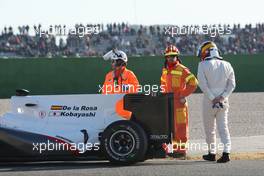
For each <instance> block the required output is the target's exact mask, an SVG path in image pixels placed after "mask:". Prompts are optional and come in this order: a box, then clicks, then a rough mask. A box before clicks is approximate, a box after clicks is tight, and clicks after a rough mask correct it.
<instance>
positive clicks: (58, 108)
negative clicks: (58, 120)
mask: <svg viewBox="0 0 264 176" xmlns="http://www.w3.org/2000/svg"><path fill="white" fill-rule="evenodd" d="M50 109H51V110H57V111H58V110H62V106H59V105H52V106H51V108H50Z"/></svg>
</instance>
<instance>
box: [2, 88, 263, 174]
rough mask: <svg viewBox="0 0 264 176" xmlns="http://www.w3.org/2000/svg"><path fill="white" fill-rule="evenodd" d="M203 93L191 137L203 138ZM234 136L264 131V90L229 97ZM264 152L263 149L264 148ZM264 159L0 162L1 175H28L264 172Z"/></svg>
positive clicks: (197, 97) (192, 100)
mask: <svg viewBox="0 0 264 176" xmlns="http://www.w3.org/2000/svg"><path fill="white" fill-rule="evenodd" d="M201 102H202V95H201V94H194V95H192V96H191V97H189V107H190V109H189V112H190V118H189V119H190V138H191V139H194V140H196V139H203V138H204V131H203V122H202V114H201ZM8 106H9V100H0V114H1V115H2V114H3V113H5V112H6V111H8V109H9V107H8ZM230 106H231V108H230V113H229V126H230V132H231V137H247V136H263V135H264V128H263V124H264V93H234V94H232V96H231V97H230ZM245 142H248V141H245ZM263 146H264V142H263ZM263 152H264V151H263ZM263 169H264V160H234V161H231V162H229V163H226V164H216V163H214V162H205V161H201V160H168V159H166V160H160V159H159V160H147V161H145V162H143V163H138V164H136V165H132V166H113V165H111V164H110V163H108V162H105V161H103V162H101V161H100V162H84V161H82V162H42V163H19V164H18V163H17V164H7V163H2V164H1V163H0V176H8V175H12V176H13V175H25V176H34V175H37V176H42V175H43V176H46V175H63V176H67V175H71V176H72V175H78V176H79V175H86V176H89V175H96V176H97V175H104V176H107V175H113V176H116V175H120V176H122V175H144V176H147V175H151V176H153V175H177V176H178V175H184V176H186V175H195V176H197V175H238V176H242V175H254V176H255V175H256V176H257V175H261V176H263V175H264V174H263V173H264V171H263Z"/></svg>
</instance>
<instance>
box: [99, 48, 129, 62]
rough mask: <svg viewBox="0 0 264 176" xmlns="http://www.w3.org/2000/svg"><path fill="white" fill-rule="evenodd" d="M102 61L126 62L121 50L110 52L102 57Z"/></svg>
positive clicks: (126, 59) (125, 56) (124, 54)
mask: <svg viewBox="0 0 264 176" xmlns="http://www.w3.org/2000/svg"><path fill="white" fill-rule="evenodd" d="M103 58H104V60H117V59H122V60H123V61H124V62H127V61H128V58H127V55H126V53H125V52H123V51H121V50H111V51H109V52H107V53H106V54H105V55H103Z"/></svg>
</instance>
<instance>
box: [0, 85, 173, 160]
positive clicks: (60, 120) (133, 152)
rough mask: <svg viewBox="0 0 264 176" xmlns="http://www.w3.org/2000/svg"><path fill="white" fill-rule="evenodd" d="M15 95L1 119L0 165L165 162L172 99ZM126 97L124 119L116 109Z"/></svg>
mask: <svg viewBox="0 0 264 176" xmlns="http://www.w3.org/2000/svg"><path fill="white" fill-rule="evenodd" d="M28 94H29V92H28V91H27V90H24V89H21V90H17V91H16V96H13V97H12V98H11V112H9V113H6V114H5V115H3V117H0V148H1V150H0V161H1V162H6V161H9V162H10V161H51V160H93V159H98V160H105V159H108V160H110V161H111V162H114V163H119V164H131V163H135V162H140V161H144V160H146V159H149V158H157V157H159V158H160V157H165V152H164V150H163V148H162V143H170V142H171V138H172V136H171V134H172V133H173V128H172V124H173V118H172V117H173V108H172V107H173V99H172V94H159V95H157V94H156V95H144V94H127V95H124V94H117V95H101V94H84V95H43V96H29V95H28ZM121 98H124V108H125V109H126V110H129V111H131V112H132V114H133V115H132V118H131V119H130V120H126V119H124V118H122V117H120V116H118V115H117V114H116V111H115V104H116V102H117V101H118V100H120V99H121Z"/></svg>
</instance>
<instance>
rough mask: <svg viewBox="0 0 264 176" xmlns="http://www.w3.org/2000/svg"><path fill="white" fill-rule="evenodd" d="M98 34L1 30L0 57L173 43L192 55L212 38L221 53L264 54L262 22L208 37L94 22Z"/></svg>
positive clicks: (139, 51) (137, 49) (132, 50)
mask: <svg viewBox="0 0 264 176" xmlns="http://www.w3.org/2000/svg"><path fill="white" fill-rule="evenodd" d="M96 25H97V26H99V28H100V32H99V34H87V35H84V36H79V35H77V34H75V35H74V34H70V33H69V34H67V35H66V36H64V37H61V36H56V35H53V34H50V33H49V31H46V33H44V34H42V35H38V34H32V33H34V31H35V30H36V28H38V27H40V25H39V26H38V27H37V26H34V27H30V26H28V25H25V26H19V27H18V28H17V29H16V30H17V31H18V32H14V31H16V30H14V29H13V27H11V26H10V27H4V28H3V29H0V32H1V35H0V57H2V58H28V57H48V58H52V57H54V58H55V57H88V56H101V55H103V53H105V52H106V51H108V50H110V49H111V48H113V47H117V48H119V49H121V50H124V51H125V52H126V53H127V54H128V55H129V56H142V55H144V56H154V55H161V54H162V53H163V49H164V47H165V46H166V45H167V44H168V43H174V44H176V45H177V47H178V48H179V49H180V51H181V53H182V54H183V55H194V53H195V50H196V48H197V46H198V45H199V44H200V43H202V42H204V41H205V40H213V41H215V43H216V44H217V45H218V46H219V48H220V49H221V51H222V53H223V54H254V53H264V23H259V24H256V25H252V24H248V25H245V26H243V27H242V26H240V25H239V24H238V25H233V26H232V27H231V33H230V34H223V35H220V34H218V35H216V36H215V37H211V36H210V35H205V34H200V33H199V34H191V35H189V34H187V35H184V34H183V35H176V36H173V37H172V36H170V35H167V34H166V33H165V30H164V26H161V25H155V26H143V25H129V24H125V23H121V24H120V23H118V24H116V23H113V24H107V25H102V24H96ZM83 26H93V25H92V24H87V25H82V24H79V25H76V26H75V28H76V29H78V28H80V27H83Z"/></svg>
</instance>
